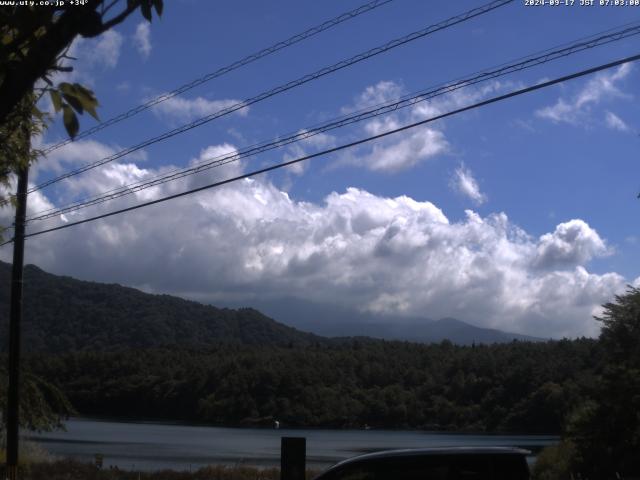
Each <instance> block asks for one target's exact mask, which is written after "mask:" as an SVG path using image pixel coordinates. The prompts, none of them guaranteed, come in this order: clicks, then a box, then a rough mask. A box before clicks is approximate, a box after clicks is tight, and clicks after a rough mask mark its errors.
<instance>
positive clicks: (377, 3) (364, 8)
mask: <svg viewBox="0 0 640 480" xmlns="http://www.w3.org/2000/svg"><path fill="white" fill-rule="evenodd" d="M392 1H393V0H374V1H372V2H369V3H366V4H364V5H361V6H359V7H358V8H354V9H353V10H350V11H348V12H345V13H343V14H341V15H338V16H337V17H335V18H332V19H330V20H327V21H326V22H324V23H322V24H320V25H316V26H315V27H311V28H309V29H308V30H305V31H304V32H301V33H298V34H296V35H293V36H292V37H289V38H287V39H286V40H283V41H281V42H278V43H275V44H273V45H271V46H270V47H267V48H264V49H262V50H260V51H259V52H256V53H252V54H251V55H247V56H246V57H244V58H242V59H240V60H236V61H235V62H233V63H231V64H229V65H227V66H225V67H221V68H219V69H218V70H216V71H215V72H211V73H207V74H206V75H203V76H202V77H200V78H197V79H195V80H193V81H191V82H189V83H185V84H184V85H182V86H180V87H178V88H176V89H175V90H172V91H170V92H168V93H163V94H162V95H159V96H157V97H155V98H153V99H151V100H149V101H148V102H145V103H143V104H141V105H138V106H137V107H134V108H132V109H130V110H127V111H126V112H124V113H121V114H119V115H117V116H115V117H112V118H110V119H109V120H105V121H104V122H102V123H99V124H98V125H96V126H95V127H92V128H89V129H88V130H85V131H83V132H80V133H79V134H78V135H76V137H75V139H74V140H79V139H81V138H85V137H88V136H90V135H93V134H94V133H96V132H99V131H100V130H104V129H105V128H107V127H110V126H111V125H115V124H116V123H120V122H122V121H123V120H126V119H128V118H131V117H133V116H135V115H137V114H139V113H141V112H144V111H145V110H147V109H149V108H151V107H153V106H155V105H157V104H159V103H162V102H164V101H166V100H169V99H170V98H173V97H175V96H177V95H181V94H183V93H184V92H186V91H188V90H191V89H192V88H195V87H197V86H199V85H202V84H203V83H206V82H209V81H211V80H213V79H214V78H218V77H221V76H223V75H225V74H227V73H229V72H232V71H233V70H236V69H238V68H240V67H243V66H245V65H248V64H250V63H252V62H255V61H256V60H259V59H261V58H264V57H267V56H269V55H271V54H273V53H276V52H278V51H280V50H282V49H284V48H287V47H290V46H292V45H295V44H296V43H299V42H301V41H303V40H306V39H307V38H311V37H313V36H315V35H317V34H319V33H321V32H324V31H325V30H329V29H330V28H333V27H335V26H336V25H339V24H341V23H343V22H346V21H347V20H351V19H352V18H355V17H357V16H359V15H362V14H363V13H366V12H369V11H371V10H374V9H376V8H378V7H381V6H382V5H385V4H387V3H390V2H392ZM71 142H73V140H71V139H66V140H63V141H61V142H59V143H56V144H55V145H52V146H50V147H48V148H46V149H45V150H43V153H44V154H47V153H51V152H53V151H54V150H57V149H58V148H60V147H63V146H64V145H67V144H68V143H71Z"/></svg>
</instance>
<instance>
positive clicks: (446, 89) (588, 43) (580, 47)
mask: <svg viewBox="0 0 640 480" xmlns="http://www.w3.org/2000/svg"><path fill="white" fill-rule="evenodd" d="M639 33H640V25H634V26H626V27H625V28H621V29H619V30H616V31H613V32H610V33H607V34H604V35H601V34H596V35H594V36H593V37H592V38H589V39H587V40H580V41H576V42H575V43H573V44H571V45H569V46H565V47H564V48H559V49H557V50H551V51H545V52H544V53H542V54H541V55H536V54H532V55H531V56H529V57H527V58H526V59H524V60H520V61H517V62H514V63H510V64H506V65H504V66H502V67H500V68H498V69H495V68H492V69H487V70H485V71H483V72H481V73H478V74H476V75H473V76H471V77H467V78H465V79H461V80H457V81H452V82H449V83H446V84H444V85H442V86H440V87H438V88H435V89H431V90H427V91H422V92H419V93H416V94H412V95H411V96H409V97H406V98H402V99H400V100H397V101H392V102H388V103H386V104H383V105H377V106H376V108H373V109H368V110H364V111H360V112H357V113H356V114H354V115H348V116H346V117H343V118H340V119H334V120H332V121H330V122H328V123H325V124H323V125H320V126H314V127H306V128H302V129H301V130H299V131H298V132H297V133H293V134H289V135H283V136H280V137H279V138H276V139H274V140H271V141H268V142H263V143H262V144H259V145H256V146H252V147H250V148H248V149H245V150H242V151H239V152H237V153H233V154H227V155H220V156H218V157H215V158H211V159H207V160H206V161H203V162H200V163H199V164H198V165H194V166H192V167H190V168H187V169H181V170H175V171H173V172H171V173H169V174H167V175H164V176H157V177H156V178H154V179H152V180H149V181H146V182H139V183H134V184H129V185H125V186H123V187H121V188H119V189H116V190H111V191H110V192H104V194H103V195H100V196H96V197H93V198H91V199H86V200H84V201H82V202H75V203H72V204H70V205H68V206H65V207H61V208H58V209H54V208H52V209H48V210H44V211H41V212H37V213H35V214H34V215H32V216H31V217H29V218H28V222H31V221H37V220H46V219H49V218H53V217H56V216H58V215H61V214H65V213H70V212H73V211H76V210H79V209H81V208H86V207H90V206H93V205H97V204H101V203H104V202H106V201H110V200H114V199H116V198H120V197H122V196H125V195H130V194H133V193H136V192H139V191H141V190H144V189H147V188H151V187H154V186H157V185H161V184H163V183H166V182H169V181H173V180H176V179H180V178H183V177H185V176H187V175H194V174H197V173H199V172H202V171H204V170H208V169H211V168H216V167H220V166H223V165H226V164H227V163H229V162H233V161H237V160H240V159H242V158H246V157H248V156H254V155H257V154H259V153H263V152H265V151H268V150H272V149H274V148H280V147H283V146H286V145H289V144H291V143H293V142H297V141H300V140H305V139H309V138H311V137H312V136H314V135H318V134H320V133H324V132H327V131H331V130H334V129H336V128H340V127H343V126H345V125H350V124H353V123H356V122H361V121H364V120H367V119H370V118H373V117H377V116H380V115H385V114H388V113H390V112H395V111H397V110H398V109H402V108H407V107H410V106H413V105H416V104H417V103H420V102H424V101H427V100H430V99H432V98H435V97H437V96H440V95H444V94H447V93H451V92H454V91H456V90H458V89H460V88H465V87H469V86H472V85H475V84H477V83H480V82H486V81H489V80H491V79H494V78H498V77H501V76H504V75H508V74H511V73H514V72H518V71H521V70H524V69H527V68H531V67H535V66H538V65H543V64H545V63H548V62H551V61H554V60H558V59H561V58H564V57H566V56H569V55H573V54H576V53H579V52H581V51H584V50H587V49H591V48H595V47H597V46H601V45H607V44H609V43H611V42H615V41H620V40H622V39H624V38H628V37H631V36H634V35H638V34H639Z"/></svg>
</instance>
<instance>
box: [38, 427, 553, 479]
mask: <svg viewBox="0 0 640 480" xmlns="http://www.w3.org/2000/svg"><path fill="white" fill-rule="evenodd" d="M66 428H67V431H66V432H50V433H42V434H37V435H33V434H29V436H27V437H26V438H27V439H29V440H31V441H34V442H36V443H38V444H39V445H40V446H42V447H43V448H44V449H45V450H47V451H49V452H50V453H51V454H53V455H55V456H60V457H72V458H75V459H78V460H81V461H87V462H93V461H94V457H95V454H102V455H103V456H104V466H105V467H109V466H117V467H119V468H121V469H126V470H130V469H131V470H134V469H135V470H160V469H164V468H171V469H175V470H191V469H193V470H195V469H197V468H199V467H202V466H205V465H209V464H225V465H236V464H241V465H251V466H262V467H266V466H279V465H280V438H281V437H306V439H307V464H308V466H309V467H310V468H316V469H321V468H325V467H327V466H329V465H331V464H333V463H336V462H337V461H339V460H342V459H345V458H348V457H351V456H354V455H358V454H361V453H367V452H372V451H376V450H387V449H396V448H419V447H435V446H439V447H448V446H514V447H523V448H526V449H529V450H532V451H534V452H535V451H537V450H539V449H540V448H542V447H544V446H546V445H549V444H552V443H555V442H557V441H558V437H555V436H548V435H546V436H545V435H478V434H459V433H436V432H424V431H415V430H413V431H412V430H409V431H407V430H322V429H279V430H275V429H259V428H220V427H204V426H191V425H176V424H161V423H134V422H114V421H100V420H94V419H71V420H69V421H68V422H66Z"/></svg>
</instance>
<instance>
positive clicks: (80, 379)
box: [29, 339, 600, 433]
mask: <svg viewBox="0 0 640 480" xmlns="http://www.w3.org/2000/svg"><path fill="white" fill-rule="evenodd" d="M599 358H600V350H599V348H598V344H597V343H596V342H595V341H594V340H587V339H583V340H575V341H559V342H548V343H527V342H517V341H514V342H513V343H510V344H501V345H492V346H486V345H478V346H471V347H461V346H455V345H453V344H451V343H450V342H446V341H445V342H442V343H440V344H436V345H420V344H411V343H404V342H385V341H375V342H370V341H363V340H352V341H351V342H348V343H344V344H342V345H323V344H316V345H315V346H310V347H306V348H303V347H295V346H292V347H290V348H286V347H274V346H269V347H256V346H242V345H221V346H218V347H215V348H209V349H206V350H201V349H184V348H159V349H147V350H135V351H134V350H128V351H118V352H76V353H68V354H60V355H53V356H52V355H37V356H31V357H30V358H29V365H30V367H31V369H32V370H33V371H34V372H35V373H36V374H38V375H40V376H42V377H44V378H47V379H48V380H49V381H51V382H54V383H56V384H58V385H60V386H61V387H62V390H63V391H64V392H65V393H66V394H67V395H68V397H69V400H70V401H71V403H72V404H73V405H74V407H75V408H76V409H77V410H78V412H80V413H81V414H85V415H104V416H110V417H129V418H157V419H169V420H180V421H190V422H205V423H212V424H217V425H250V424H265V425H271V423H272V422H273V420H274V419H277V420H279V421H280V422H282V423H283V424H284V425H288V426H323V427H329V426H330V427H362V426H364V425H369V426H371V427H394V428H407V427H408V428H426V429H447V430H468V431H490V432H495V431H521V432H529V433H532V432H541V433H557V432H560V430H561V427H562V423H563V418H564V417H565V415H566V413H567V411H569V410H570V409H571V408H572V406H573V405H574V404H575V403H576V401H577V400H578V398H579V397H580V395H581V393H582V392H584V391H585V389H588V388H589V385H590V384H591V383H592V382H593V377H594V375H596V374H597V371H598V368H599V365H600V362H599Z"/></svg>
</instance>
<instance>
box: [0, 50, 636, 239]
mask: <svg viewBox="0 0 640 480" xmlns="http://www.w3.org/2000/svg"><path fill="white" fill-rule="evenodd" d="M639 59H640V54H639V55H633V56H631V57H627V58H623V59H621V60H616V61H614V62H609V63H607V64H604V65H599V66H596V67H592V68H589V69H587V70H583V71H581V72H576V73H572V74H569V75H565V76H563V77H560V78H556V79H553V80H549V81H546V82H543V83H539V84H537V85H533V86H530V87H527V88H522V89H520V90H516V91H514V92H510V93H507V94H505V95H500V96H497V97H493V98H490V99H488V100H484V101H482V102H478V103H475V104H473V105H468V106H465V107H463V108H459V109H456V110H453V111H450V112H447V113H444V114H442V115H438V116H436V117H431V118H427V119H425V120H421V121H419V122H415V123H412V124H410V125H405V126H403V127H399V128H396V129H393V130H389V131H387V132H384V133H380V134H378V135H374V136H372V137H367V138H363V139H360V140H357V141H355V142H351V143H348V144H344V145H340V146H338V147H334V148H330V149H328V150H323V151H322V152H318V153H314V154H312V155H306V156H304V157H300V158H296V159H295V160H290V161H288V162H283V163H279V164H277V165H272V166H270V167H266V168H262V169H260V170H255V171H253V172H250V173H246V174H244V175H240V176H237V177H234V178H230V179H227V180H223V181H220V182H215V183H212V184H209V185H205V186H203V187H199V188H195V189H193V190H188V191H186V192H180V193H177V194H174V195H171V196H169V197H164V198H159V199H156V200H152V201H149V202H145V203H141V204H139V205H134V206H132V207H128V208H123V209H121V210H116V211H113V212H109V213H106V214H103V215H98V216H96V217H90V218H86V219H84V220H79V221H77V222H70V223H67V224H65V225H60V226H58V227H53V228H48V229H45V230H40V231H37V232H30V233H27V234H25V238H29V237H35V236H38V235H42V234H45V233H51V232H55V231H58V230H64V229H66V228H71V227H74V226H77V225H82V224H84V223H89V222H94V221H96V220H101V219H103V218H108V217H111V216H114V215H121V214H123V213H127V212H131V211H133V210H138V209H140V208H144V207H149V206H152V205H157V204H158V203H163V202H167V201H169V200H174V199H176V198H180V197H184V196H185V195H192V194H194V193H198V192H201V191H203V190H209V189H211V188H216V187H220V186H222V185H227V184H229V183H232V182H237V181H239V180H244V179H246V178H251V177H254V176H256V175H260V174H263V173H267V172H270V171H273V170H277V169H279V168H283V167H288V166H290V165H294V164H296V163H300V162H304V161H307V160H311V159H312V158H316V157H320V156H324V155H328V154H330V153H335V152H338V151H340V150H345V149H347V148H352V147H355V146H357V145H362V144H363V143H368V142H372V141H374V140H378V139H380V138H384V137H387V136H389V135H394V134H397V133H400V132H404V131H406V130H410V129H413V128H416V127H419V126H421V125H425V124H428V123H431V122H434V121H436V120H441V119H443V118H446V117H450V116H452V115H457V114H460V113H463V112H467V111H469V110H473V109H476V108H480V107H485V106H487V105H490V104H492V103H496V102H501V101H504V100H507V99H509V98H512V97H517V96H519V95H523V94H525V93H530V92H534V91H536V90H541V89H543V88H547V87H550V86H553V85H557V84H559V83H562V82H566V81H569V80H574V79H576V78H580V77H583V76H585V75H591V74H594V73H596V72H600V71H602V70H607V69H610V68H613V67H616V66H619V65H623V64H627V63H630V62H635V61H637V60H639ZM11 242H12V241H8V242H5V243H2V244H0V246H4V245H7V244H8V243H11Z"/></svg>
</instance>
